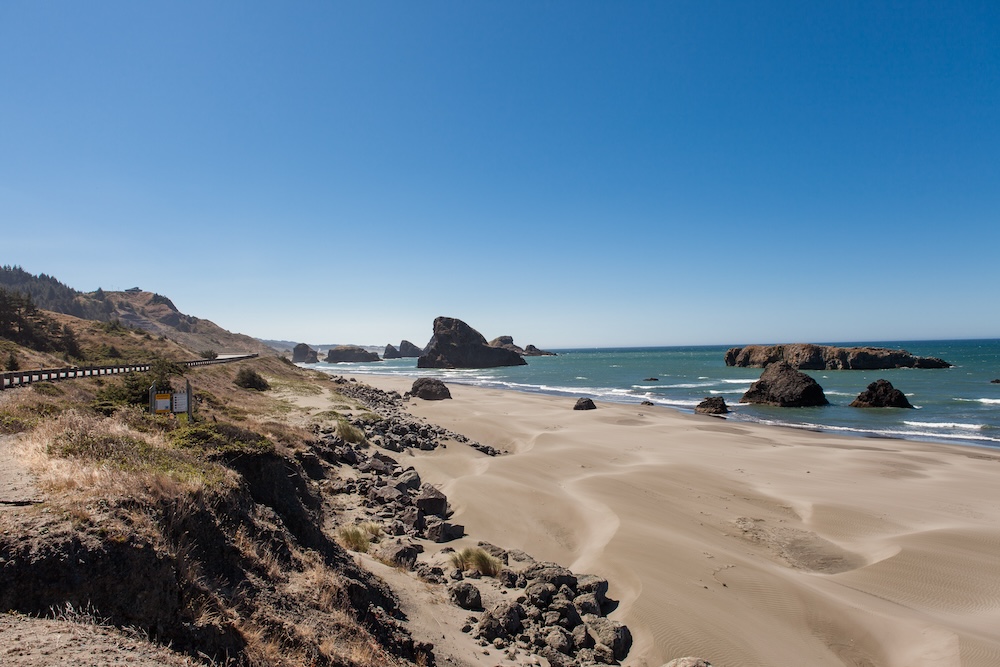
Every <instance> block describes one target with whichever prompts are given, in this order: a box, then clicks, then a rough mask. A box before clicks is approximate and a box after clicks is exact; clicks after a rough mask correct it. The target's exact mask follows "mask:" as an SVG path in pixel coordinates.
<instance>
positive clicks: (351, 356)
mask: <svg viewBox="0 0 1000 667" xmlns="http://www.w3.org/2000/svg"><path fill="white" fill-rule="evenodd" d="M352 361H381V360H380V359H379V356H378V355H377V354H375V353H374V352H369V351H368V350H366V349H364V348H363V347H358V346H357V345H338V346H337V347H333V348H330V350H329V351H328V352H327V353H326V363H328V364H342V363H349V362H352Z"/></svg>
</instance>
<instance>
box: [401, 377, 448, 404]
mask: <svg viewBox="0 0 1000 667" xmlns="http://www.w3.org/2000/svg"><path fill="white" fill-rule="evenodd" d="M410 393H411V394H413V395H414V396H416V397H417V398H422V399H424V400H425V401H443V400H444V399H446V398H451V392H450V391H449V390H448V387H447V386H446V385H445V383H444V382H441V380H435V379H434V378H418V379H417V380H415V381H414V382H413V387H411V388H410Z"/></svg>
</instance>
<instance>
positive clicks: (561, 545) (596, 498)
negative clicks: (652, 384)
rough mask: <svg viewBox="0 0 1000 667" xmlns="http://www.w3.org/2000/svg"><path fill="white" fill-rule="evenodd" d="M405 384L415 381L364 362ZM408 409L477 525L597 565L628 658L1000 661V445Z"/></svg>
mask: <svg viewBox="0 0 1000 667" xmlns="http://www.w3.org/2000/svg"><path fill="white" fill-rule="evenodd" d="M358 379H359V380H362V381H364V382H367V383H369V384H372V385H374V386H377V387H381V388H383V389H395V390H397V391H399V392H400V393H402V392H404V391H406V390H407V389H409V385H410V384H411V381H410V380H405V379H401V378H386V377H379V376H358ZM449 388H450V389H451V393H452V396H453V399H452V400H445V401H433V402H432V401H423V400H420V399H412V400H411V401H410V402H409V404H408V406H409V407H408V409H409V411H410V412H411V413H412V414H414V415H416V416H418V417H421V418H425V419H426V420H427V421H428V422H431V423H436V424H440V425H441V426H444V427H446V428H448V429H451V430H452V431H455V432H457V433H462V434H464V435H466V436H468V437H469V438H472V439H474V440H478V441H479V442H481V443H484V444H489V445H493V446H495V447H498V448H500V449H502V450H505V451H507V452H509V454H508V455H505V456H499V457H494V458H491V457H488V456H485V455H483V454H480V453H479V452H477V451H475V450H473V449H471V448H470V447H468V446H465V445H460V444H458V443H452V444H450V445H449V446H448V447H447V448H444V449H438V450H435V451H433V452H421V453H418V454H417V455H415V456H414V457H413V458H412V462H413V465H414V466H415V467H416V468H417V470H418V471H419V473H420V475H421V476H422V477H423V479H424V480H425V481H427V482H430V483H432V484H434V485H436V486H438V487H439V488H441V489H442V490H443V491H444V492H445V493H446V494H447V495H448V498H449V501H450V502H451V505H452V507H453V508H454V510H455V515H454V517H453V520H454V521H455V522H457V523H462V524H464V525H465V526H466V530H467V533H468V534H469V537H467V538H465V539H464V540H463V541H461V542H458V543H452V546H456V547H460V546H463V545H464V544H465V543H466V542H468V543H470V544H474V543H475V541H477V540H486V541H489V542H492V543H494V544H497V545H499V546H502V547H504V548H508V549H514V548H516V549H522V550H524V551H526V552H528V553H530V554H532V555H533V556H535V557H536V558H539V559H546V560H552V561H556V562H559V563H560V564H563V565H565V566H568V567H570V568H571V569H572V570H573V571H575V572H581V573H582V572H588V573H594V574H598V575H601V576H604V577H606V578H607V579H608V580H609V581H610V583H611V589H610V592H609V595H610V597H612V598H614V599H616V600H618V601H619V605H618V608H617V609H616V610H615V611H614V612H613V613H612V615H611V616H612V618H615V619H617V620H620V621H622V622H624V623H625V624H627V625H628V626H629V628H630V629H631V631H632V633H633V635H634V638H635V643H634V645H633V648H632V651H631V653H630V655H629V657H628V659H627V660H626V662H625V664H626V665H634V666H636V667H639V666H650V667H658V666H659V665H662V664H663V663H665V662H667V661H669V660H671V659H673V658H677V657H682V656H699V657H702V658H705V659H707V660H710V661H711V662H712V664H713V665H715V667H737V666H740V667H752V666H759V667H773V666H776V665H810V666H812V667H820V666H825V665H830V666H841V665H872V666H878V667H921V666H928V667H929V666H931V665H933V666H935V667H948V666H956V667H957V666H959V665H961V666H963V667H979V666H981V667H986V666H996V665H1000V521H998V519H1000V489H998V485H997V480H998V479H1000V456H998V455H997V454H995V453H992V452H991V451H990V450H985V449H976V448H962V447H954V446H947V445H940V444H929V443H918V442H907V441H901V440H884V439H862V438H848V437H840V436H836V435H829V434H821V433H814V432H810V431H804V430H799V429H791V428H781V427H773V426H763V425H755V424H742V423H734V422H729V421H725V420H722V419H718V418H713V417H707V416H698V415H688V414H682V413H678V412H675V411H672V410H669V409H665V408H657V407H642V406H635V405H619V404H608V403H598V409H597V410H592V411H574V410H573V409H572V406H573V404H574V402H575V399H573V398H560V397H552V396H544V395H537V394H528V393H519V392H513V391H497V390H490V389H483V388H478V387H469V386H464V385H458V384H451V385H449Z"/></svg>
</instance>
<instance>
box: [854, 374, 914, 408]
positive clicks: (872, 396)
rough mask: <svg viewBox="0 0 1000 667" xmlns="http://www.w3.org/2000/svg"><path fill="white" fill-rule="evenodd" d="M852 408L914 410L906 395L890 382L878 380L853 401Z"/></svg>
mask: <svg viewBox="0 0 1000 667" xmlns="http://www.w3.org/2000/svg"><path fill="white" fill-rule="evenodd" d="M850 407H852V408H912V407H913V406H912V405H910V401H908V400H907V399H906V395H905V394H904V393H903V392H901V391H900V390H898V389H896V388H895V387H893V386H892V383H891V382H889V381H888V380H876V381H875V382H872V383H871V384H870V385H868V388H867V389H865V390H864V391H863V392H861V393H860V394H858V397H857V398H856V399H854V400H853V401H851V406H850Z"/></svg>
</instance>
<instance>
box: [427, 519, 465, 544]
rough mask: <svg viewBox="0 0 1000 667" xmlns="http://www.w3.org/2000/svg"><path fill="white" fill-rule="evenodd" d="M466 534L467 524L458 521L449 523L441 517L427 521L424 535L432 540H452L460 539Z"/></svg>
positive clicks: (438, 541) (439, 541)
mask: <svg viewBox="0 0 1000 667" xmlns="http://www.w3.org/2000/svg"><path fill="white" fill-rule="evenodd" d="M464 536H465V526H463V525H461V524H458V523H449V522H447V521H441V520H440V519H432V520H430V521H428V522H427V527H425V528H424V537H426V538H427V539H428V540H430V541H431V542H437V543H438V544H440V543H441V542H451V541H452V540H459V539H461V538H462V537H464Z"/></svg>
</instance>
